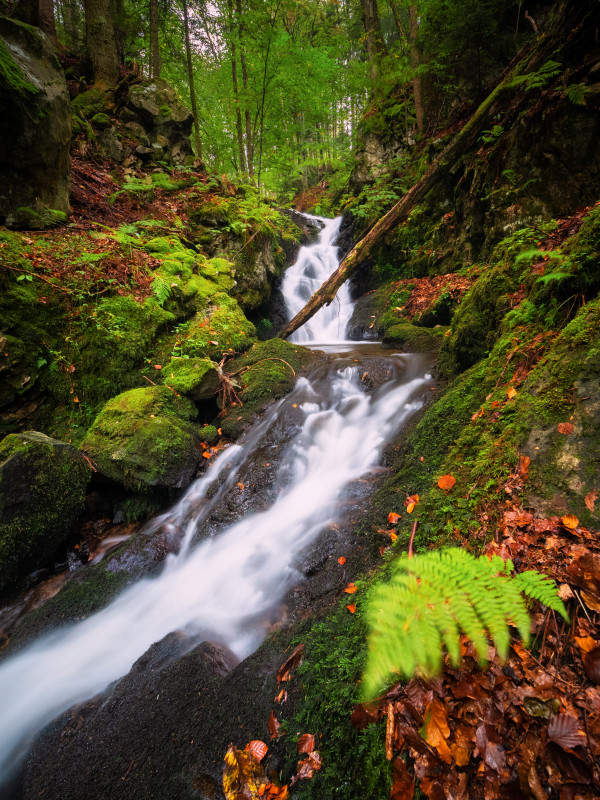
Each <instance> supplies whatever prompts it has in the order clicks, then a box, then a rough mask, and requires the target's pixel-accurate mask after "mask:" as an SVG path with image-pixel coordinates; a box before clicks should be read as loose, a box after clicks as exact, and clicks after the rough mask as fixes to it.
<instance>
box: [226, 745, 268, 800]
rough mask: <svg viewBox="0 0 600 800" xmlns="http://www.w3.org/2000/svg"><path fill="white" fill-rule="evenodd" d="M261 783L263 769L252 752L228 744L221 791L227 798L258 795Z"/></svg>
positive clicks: (234, 799)
mask: <svg viewBox="0 0 600 800" xmlns="http://www.w3.org/2000/svg"><path fill="white" fill-rule="evenodd" d="M263 783H266V775H265V771H264V769H263V768H262V766H261V765H260V764H259V763H258V761H257V760H256V759H255V758H253V756H252V754H251V753H249V752H245V751H243V750H238V749H237V747H234V745H230V747H229V750H228V751H227V753H226V754H225V766H224V767H223V793H224V794H225V797H226V798H227V800H240V798H253V797H259V794H258V792H259V787H260V786H261V784H263Z"/></svg>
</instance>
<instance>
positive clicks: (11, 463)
mask: <svg viewBox="0 0 600 800" xmlns="http://www.w3.org/2000/svg"><path fill="white" fill-rule="evenodd" d="M90 476H91V469H90V467H89V466H88V464H87V463H86V461H85V459H84V457H83V456H82V454H81V453H80V452H79V451H78V450H76V449H75V448H74V447H72V446H71V445H70V444H65V443H64V442H59V441H58V440H56V439H51V438H50V437H48V436H45V435H44V434H43V433H37V432H35V431H30V432H28V433H20V434H10V435H9V436H7V437H6V438H5V439H3V441H2V443H1V444H0V589H2V588H4V587H5V586H7V585H8V584H9V583H10V582H11V581H14V580H16V579H18V578H19V577H21V576H22V575H23V574H24V572H25V571H27V570H30V569H34V568H35V567H39V566H42V565H43V564H44V563H45V562H46V561H47V560H48V559H49V558H50V557H51V556H52V554H53V553H54V552H55V551H56V550H57V548H58V547H59V546H60V545H61V544H62V542H63V541H64V540H65V539H66V538H67V536H68V535H69V534H70V533H71V530H72V528H73V525H74V523H75V521H76V520H77V517H78V516H79V513H80V512H81V510H82V509H83V503H84V499H85V491H86V488H87V485H88V483H89V480H90Z"/></svg>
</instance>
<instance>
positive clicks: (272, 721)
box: [268, 711, 282, 739]
mask: <svg viewBox="0 0 600 800" xmlns="http://www.w3.org/2000/svg"><path fill="white" fill-rule="evenodd" d="M268 726H269V733H270V734H271V739H278V738H279V736H280V735H282V734H280V733H279V729H280V728H281V722H279V720H278V719H277V717H276V716H275V714H274V713H273V712H272V711H271V715H270V716H269V723H268Z"/></svg>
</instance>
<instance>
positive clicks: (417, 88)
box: [409, 0, 425, 133]
mask: <svg viewBox="0 0 600 800" xmlns="http://www.w3.org/2000/svg"><path fill="white" fill-rule="evenodd" d="M418 33H419V23H418V18H417V8H416V5H415V2H414V0H412V1H411V4H410V34H409V48H410V66H411V67H412V69H413V71H414V73H415V74H414V77H413V81H412V83H413V93H414V97H415V116H416V118H417V130H418V131H419V133H423V119H424V116H425V114H424V109H423V79H422V77H421V75H419V73H418V72H417V70H418V69H419V66H420V64H421V56H420V54H419V45H418V42H417V36H418Z"/></svg>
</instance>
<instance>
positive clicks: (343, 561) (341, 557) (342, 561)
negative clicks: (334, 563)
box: [338, 556, 346, 567]
mask: <svg viewBox="0 0 600 800" xmlns="http://www.w3.org/2000/svg"><path fill="white" fill-rule="evenodd" d="M345 563H346V556H340V557H339V558H338V564H339V565H340V567H343V566H344V564H345Z"/></svg>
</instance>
